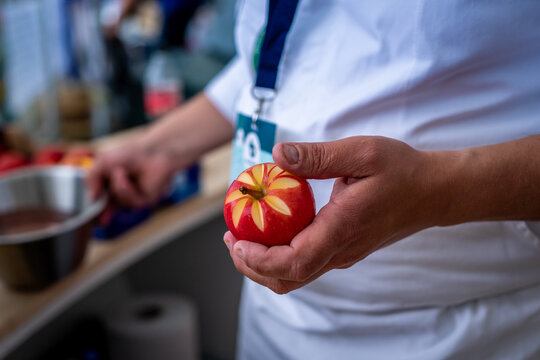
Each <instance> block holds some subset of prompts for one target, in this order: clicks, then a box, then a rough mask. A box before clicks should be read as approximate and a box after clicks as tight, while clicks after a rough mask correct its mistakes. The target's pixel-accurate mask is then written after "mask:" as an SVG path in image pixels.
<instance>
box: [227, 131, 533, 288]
mask: <svg viewBox="0 0 540 360" xmlns="http://www.w3.org/2000/svg"><path fill="white" fill-rule="evenodd" d="M539 153H540V135H534V136H530V137H526V138H522V139H519V140H515V141H509V142H505V143H501V144H497V145H491V146H482V147H475V148H469V149H464V150H457V151H419V150H416V149H413V148H411V147H410V146H408V145H406V144H405V143H403V142H400V141H397V140H393V139H388V138H382V137H352V138H347V139H343V140H339V141H333V142H326V143H296V144H292V143H289V144H278V145H276V146H275V147H274V151H273V155H274V160H275V162H276V163H277V164H278V165H279V166H280V167H282V168H283V169H285V170H288V171H290V172H292V173H295V174H297V175H300V176H303V177H306V178H318V179H322V178H337V180H336V182H335V185H334V190H333V192H332V196H331V199H330V202H329V203H328V204H327V205H326V206H324V207H323V208H322V209H321V210H320V212H319V213H318V214H317V216H316V217H315V219H314V221H313V223H312V224H311V225H310V226H308V227H307V228H306V229H305V230H303V231H302V232H301V233H300V234H298V235H297V236H296V237H295V238H294V239H293V240H292V242H291V244H290V246H275V247H270V248H267V247H265V246H263V245H260V244H257V243H253V242H249V241H241V240H239V239H235V238H234V236H232V234H231V233H230V232H227V233H226V234H225V236H224V240H225V243H226V244H227V246H228V248H229V250H230V253H231V256H232V258H233V261H234V263H235V266H236V267H237V268H238V270H240V271H241V272H242V273H244V274H245V275H246V276H248V277H250V278H251V279H252V280H254V281H256V282H258V283H260V284H262V285H264V286H267V287H269V288H270V289H272V290H273V291H275V292H277V293H287V292H289V291H291V290H294V289H297V288H299V287H302V286H304V285H305V284H307V283H309V282H311V281H313V280H315V279H316V278H318V277H319V276H321V275H322V274H324V273H325V272H327V271H329V270H331V269H335V268H346V267H349V266H351V265H353V264H355V263H356V262H358V261H360V260H362V259H363V258H365V257H366V256H368V255H369V254H371V253H373V252H374V251H377V250H378V249H380V248H383V247H385V246H388V245H391V244H392V243H394V242H396V241H399V240H400V239H403V238H405V237H407V236H408V235H411V234H413V233H415V232H417V231H420V230H422V229H426V228H428V227H433V226H448V225H454V224H460V223H465V222H470V221H484V220H538V219H540V157H539V156H538V154H539Z"/></svg>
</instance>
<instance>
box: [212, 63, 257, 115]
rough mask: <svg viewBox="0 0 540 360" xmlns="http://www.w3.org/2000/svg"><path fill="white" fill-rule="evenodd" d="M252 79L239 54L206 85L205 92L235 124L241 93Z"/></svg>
mask: <svg viewBox="0 0 540 360" xmlns="http://www.w3.org/2000/svg"><path fill="white" fill-rule="evenodd" d="M251 81H252V80H251V78H250V74H249V71H248V69H247V66H246V64H245V62H244V61H243V60H242V58H241V57H240V56H238V55H237V56H236V57H235V58H234V59H232V60H231V61H230V62H229V64H227V66H226V67H225V68H224V69H223V70H222V71H221V72H220V73H219V74H218V75H217V76H216V77H215V78H214V79H213V80H212V81H211V82H210V83H209V84H208V85H207V86H206V88H205V90H204V92H205V95H206V96H207V97H208V99H209V100H210V101H211V102H212V104H214V106H215V107H216V108H217V109H218V110H219V111H220V112H221V113H222V114H223V115H224V116H225V117H226V118H227V119H228V120H229V121H230V122H231V123H233V124H234V123H235V122H236V104H237V102H238V99H239V96H240V93H241V92H242V90H243V89H244V88H245V86H246V85H247V84H249V83H250V82H251Z"/></svg>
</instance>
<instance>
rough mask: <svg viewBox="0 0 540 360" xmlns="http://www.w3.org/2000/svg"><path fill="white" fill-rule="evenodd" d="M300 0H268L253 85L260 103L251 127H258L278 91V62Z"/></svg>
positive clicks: (253, 90) (253, 93) (253, 92)
mask: <svg viewBox="0 0 540 360" xmlns="http://www.w3.org/2000/svg"><path fill="white" fill-rule="evenodd" d="M299 1H300V0H269V1H268V19H267V21H266V30H265V33H264V38H263V41H262V44H261V50H260V55H259V63H258V64H257V77H256V79H255V86H254V87H253V88H252V89H251V90H252V91H251V93H252V95H253V97H255V98H256V99H257V101H258V106H257V109H256V110H255V112H254V113H253V116H252V122H251V128H252V129H253V130H255V129H256V128H257V121H258V120H259V116H260V115H261V112H262V109H263V105H264V102H265V101H267V100H272V99H273V98H274V97H275V95H276V91H275V88H276V80H277V75H278V70H279V62H280V61H281V56H282V55H283V48H284V47H285V40H286V39H287V34H288V33H289V30H290V29H291V26H292V22H293V19H294V14H295V12H296V8H297V6H298V2H299Z"/></svg>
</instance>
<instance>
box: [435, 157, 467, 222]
mask: <svg viewBox="0 0 540 360" xmlns="http://www.w3.org/2000/svg"><path fill="white" fill-rule="evenodd" d="M426 155H427V158H428V160H427V161H428V171H427V177H426V178H427V186H428V188H429V197H430V204H431V206H429V207H428V208H429V218H430V223H431V226H449V225H454V224H457V223H460V222H462V220H461V218H460V213H459V211H456V203H457V202H460V201H461V200H460V199H459V194H463V193H464V191H463V189H462V187H463V177H462V175H463V174H462V171H463V170H462V166H463V164H464V163H465V162H466V161H465V158H466V154H465V153H464V152H463V151H428V152H426ZM460 169H461V170H460Z"/></svg>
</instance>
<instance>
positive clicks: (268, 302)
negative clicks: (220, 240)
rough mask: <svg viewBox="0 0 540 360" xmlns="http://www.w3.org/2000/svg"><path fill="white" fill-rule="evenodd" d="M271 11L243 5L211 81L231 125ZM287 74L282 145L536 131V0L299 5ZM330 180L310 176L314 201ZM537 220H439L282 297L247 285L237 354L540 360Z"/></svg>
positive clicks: (272, 115)
mask: <svg viewBox="0 0 540 360" xmlns="http://www.w3.org/2000/svg"><path fill="white" fill-rule="evenodd" d="M265 17H266V1H265V0H244V1H240V2H239V4H238V17H237V29H236V43H237V51H238V56H237V58H236V59H235V60H234V61H233V62H232V63H231V64H230V65H229V66H228V67H227V69H226V70H225V71H224V72H223V73H222V74H221V75H220V76H218V78H217V79H215V80H214V81H213V82H212V83H211V84H210V85H209V87H208V88H207V90H206V94H207V96H208V97H209V98H210V99H211V101H212V102H213V103H214V104H215V105H216V106H217V107H218V108H219V109H220V110H221V111H222V112H223V113H224V114H225V115H226V116H227V117H228V118H229V119H231V121H233V122H234V121H235V118H236V114H237V113H238V112H242V113H245V114H248V115H250V114H252V113H253V111H254V110H255V108H256V102H255V100H254V99H253V98H252V97H251V95H250V87H251V86H252V84H253V82H254V75H255V73H254V69H253V51H254V47H255V43H256V38H257V35H258V34H259V32H260V31H261V29H262V27H263V26H264V24H265ZM279 70H280V71H279V75H278V80H277V93H278V95H277V98H276V99H275V100H274V101H273V102H272V103H271V104H270V105H269V106H268V107H266V108H265V109H264V113H263V116H262V117H263V118H264V119H266V120H268V121H272V122H274V123H276V124H277V134H276V142H283V141H331V140H335V139H339V138H344V137H347V136H352V135H382V136H387V137H391V138H395V139H399V140H401V141H404V142H406V143H407V144H410V145H411V146H413V147H415V148H418V149H460V148H465V147H470V146H477V145H485V144H493V143H500V142H504V141H508V140H511V139H517V138H521V137H524V136H527V135H530V134H535V133H540V1H538V0H520V1H516V0H489V1H483V0H482V1H479V0H436V1H434V0H407V1H404V0H377V1H367V0H332V1H324V0H301V1H300V4H299V6H298V9H297V13H296V15H295V19H294V22H293V24H292V28H291V30H290V32H289V35H288V38H287V42H286V44H285V49H284V55H283V57H282V60H281V64H280V68H279ZM396 181H398V180H397V179H396ZM332 183H333V181H332V180H323V181H311V184H312V186H313V190H314V193H315V197H316V204H317V208H318V209H320V208H321V207H322V206H323V205H324V204H325V203H326V202H328V199H329V197H330V192H331V189H332ZM539 186H540V182H539ZM359 201H361V199H359ZM397 206H398V205H397ZM535 226H536V227H538V224H535V223H526V222H520V221H506V222H475V223H468V224H462V225H458V226H451V227H436V228H430V229H427V230H424V231H421V232H419V233H416V234H414V235H412V236H410V237H408V238H406V239H404V240H401V241H399V242H397V243H396V244H394V245H391V246H389V247H387V248H384V249H382V250H379V251H377V252H375V253H374V254H372V255H370V256H369V257H367V258H366V259H364V260H362V261H360V262H358V263H357V264H356V265H354V266H352V267H351V268H349V269H346V270H333V271H330V272H328V273H327V274H325V275H323V276H322V277H320V278H319V279H318V280H316V281H314V282H312V283H311V284H309V285H307V286H305V287H303V288H302V289H299V290H296V291H293V292H291V293H290V294H287V295H276V294H274V293H273V292H271V291H270V290H268V289H266V288H264V287H262V286H259V285H257V284H255V283H253V282H251V281H249V280H246V282H245V286H244V290H243V297H242V307H241V329H240V339H239V346H238V351H239V358H241V359H392V360H396V359H415V360H419V359H420V360H421V359H538V358H540V237H539V236H538V235H539V234H537V233H535V232H534V231H533V230H532V229H534V228H535ZM359 241H361V238H360V239H359Z"/></svg>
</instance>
